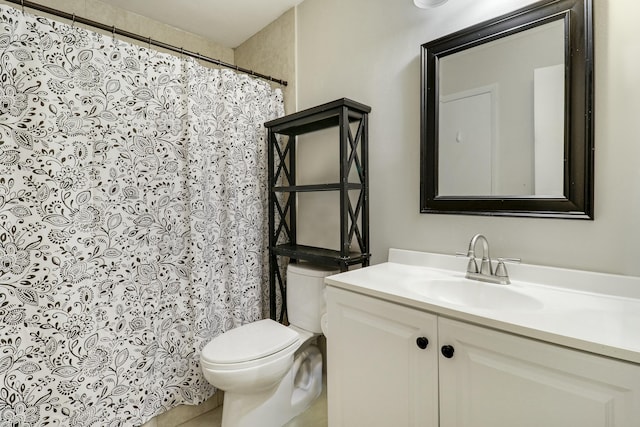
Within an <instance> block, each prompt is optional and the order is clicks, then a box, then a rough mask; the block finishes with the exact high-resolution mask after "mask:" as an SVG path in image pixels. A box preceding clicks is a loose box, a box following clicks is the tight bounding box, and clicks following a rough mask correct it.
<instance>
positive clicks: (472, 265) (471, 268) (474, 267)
mask: <svg viewBox="0 0 640 427" xmlns="http://www.w3.org/2000/svg"><path fill="white" fill-rule="evenodd" d="M456 256H457V257H465V258H469V263H468V264H467V273H480V269H479V268H478V262H477V261H476V257H475V256H473V255H469V254H468V253H466V252H456Z"/></svg>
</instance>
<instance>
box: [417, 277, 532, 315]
mask: <svg viewBox="0 0 640 427" xmlns="http://www.w3.org/2000/svg"><path fill="white" fill-rule="evenodd" d="M408 286H409V288H410V289H409V290H410V291H411V292H413V293H416V294H419V295H421V296H423V297H426V298H428V299H432V300H436V301H440V302H444V303H449V304H452V305H457V306H463V307H474V308H485V309H491V310H537V309H541V308H542V307H543V304H542V302H540V301H538V300H537V299H536V298H533V297H531V296H529V295H525V294H523V293H520V292H518V291H517V290H516V289H514V288H513V287H512V286H511V285H494V284H491V283H485V282H479V281H476V280H469V279H464V278H452V279H425V280H421V281H416V282H412V283H411V284H409V285H408Z"/></svg>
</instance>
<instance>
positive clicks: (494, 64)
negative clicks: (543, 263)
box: [420, 0, 594, 219]
mask: <svg viewBox="0 0 640 427" xmlns="http://www.w3.org/2000/svg"><path fill="white" fill-rule="evenodd" d="M421 60H422V62H421V74H420V78H421V87H420V88H421V101H420V107H421V108H420V115H421V122H420V126H421V127H420V144H421V145H420V212H422V213H437V214H467V215H491V216H493V215H502V216H531V217H545V218H572V219H593V153H594V150H593V16H592V0H542V1H540V2H537V3H533V4H531V5H529V6H526V7H524V8H522V9H518V10H515V11H513V12H510V13H508V14H506V15H502V16H499V17H496V18H493V19H491V20H489V21H485V22H481V23H479V24H476V25H473V26H471V27H469V28H465V29H462V30H459V31H456V32H455V33H452V34H449V35H446V36H443V37H440V38H438V39H436V40H432V41H429V42H427V43H425V44H423V45H422V48H421Z"/></svg>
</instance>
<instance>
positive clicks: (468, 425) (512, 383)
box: [438, 318, 640, 427]
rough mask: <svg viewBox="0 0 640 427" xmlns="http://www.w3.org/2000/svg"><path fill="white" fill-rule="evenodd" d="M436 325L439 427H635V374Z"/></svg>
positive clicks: (451, 324)
mask: <svg viewBox="0 0 640 427" xmlns="http://www.w3.org/2000/svg"><path fill="white" fill-rule="evenodd" d="M438 321H439V329H438V333H439V340H440V342H439V344H440V347H441V349H442V347H443V346H446V345H448V346H450V347H451V348H448V349H447V350H449V353H448V355H449V356H451V357H450V358H447V357H445V356H444V355H443V354H442V350H441V354H440V361H439V363H440V426H441V427H454V426H455V427H487V426H492V427H496V426H504V427H513V426H518V427H540V426H545V427H570V426H576V427H577V426H579V427H605V426H606V427H611V426H616V427H638V426H639V425H640V366H638V365H635V364H631V363H625V362H622V361H617V360H612V359H607V358H604V357H600V356H596V355H592V354H588V353H583V352H580V351H576V350H570V349H566V348H563V347H559V346H555V345H552V344H547V343H542V342H539V341H535V340H532V339H527V338H522V337H518V336H514V335H511V334H508V333H503V332H497V331H493V330H490V329H485V328H481V327H477V326H472V325H469V324H466V323H461V322H457V321H454V320H449V319H444V318H440V319H439V320H438ZM451 351H452V354H451Z"/></svg>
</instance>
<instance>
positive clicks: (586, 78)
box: [420, 0, 594, 219]
mask: <svg viewBox="0 0 640 427" xmlns="http://www.w3.org/2000/svg"><path fill="white" fill-rule="evenodd" d="M555 20H564V22H565V100H566V102H565V120H564V122H565V131H564V133H565V136H564V153H565V157H564V195H565V197H558V198H544V197H539V196H486V197H485V196H477V197H476V196H464V197H459V196H438V119H439V116H438V104H439V102H438V100H439V93H438V92H439V91H438V81H439V78H438V61H439V59H440V58H443V57H444V56H447V55H451V54H453V53H456V52H460V51H462V50H465V49H468V48H471V47H474V46H478V45H480V44H483V43H487V42H490V41H493V40H497V39H499V38H502V37H505V36H508V35H511V34H515V33H518V32H520V31H524V30H527V29H530V28H533V27H536V26H538V25H542V24H546V23H549V22H552V21H555ZM421 52H422V63H421V100H420V102H421V105H420V110H421V120H420V125H421V129H420V131H421V135H420V139H421V141H420V212H421V213H439V214H466V215H490V216H495V215H498V216H525V217H547V218H575V219H593V157H594V156H593V149H594V148H593V17H592V0H551V1H548V0H547V1H542V2H538V3H534V4H532V5H530V6H528V7H525V8H522V9H519V10H517V11H515V12H512V13H509V14H507V15H503V16H500V17H498V18H495V19H492V20H489V21H486V22H482V23H480V24H477V25H474V26H472V27H469V28H466V29H464V30H461V31H458V32H455V33H453V34H450V35H447V36H445V37H442V38H439V39H437V40H434V41H431V42H428V43H425V44H423V45H422V48H421Z"/></svg>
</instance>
